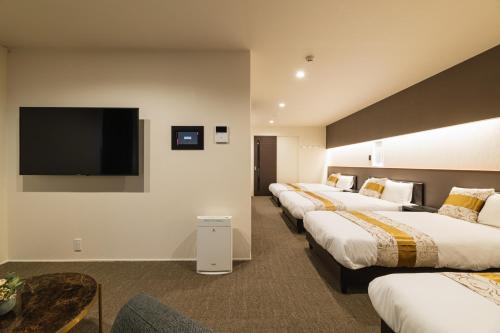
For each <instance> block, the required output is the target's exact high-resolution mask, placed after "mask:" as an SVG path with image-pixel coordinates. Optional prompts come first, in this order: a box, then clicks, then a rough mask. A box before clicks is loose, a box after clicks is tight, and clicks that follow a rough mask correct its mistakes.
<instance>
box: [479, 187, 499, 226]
mask: <svg viewBox="0 0 500 333" xmlns="http://www.w3.org/2000/svg"><path fill="white" fill-rule="evenodd" d="M477 222H479V223H481V224H487V225H491V226H493V227H497V228H500V194H498V193H496V194H493V195H492V196H490V197H489V198H488V199H486V203H485V204H484V207H483V209H481V211H480V212H479V216H478V218H477Z"/></svg>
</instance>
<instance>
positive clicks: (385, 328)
mask: <svg viewBox="0 0 500 333" xmlns="http://www.w3.org/2000/svg"><path fill="white" fill-rule="evenodd" d="M380 333H396V332H394V331H393V330H392V328H390V327H389V325H387V324H386V322H385V321H384V320H383V319H380Z"/></svg>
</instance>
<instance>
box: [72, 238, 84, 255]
mask: <svg viewBox="0 0 500 333" xmlns="http://www.w3.org/2000/svg"><path fill="white" fill-rule="evenodd" d="M73 251H74V252H82V239H81V238H75V239H73Z"/></svg>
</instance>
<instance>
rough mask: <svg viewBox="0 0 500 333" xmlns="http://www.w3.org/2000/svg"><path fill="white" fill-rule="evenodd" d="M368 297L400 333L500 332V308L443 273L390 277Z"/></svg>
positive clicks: (374, 283) (376, 283)
mask: <svg viewBox="0 0 500 333" xmlns="http://www.w3.org/2000/svg"><path fill="white" fill-rule="evenodd" d="M368 295H369V296H370V300H371V301H372V304H373V307H374V308H375V310H376V311H377V313H378V314H379V316H380V317H381V318H382V319H383V320H384V321H385V322H386V323H387V325H389V327H391V328H392V330H393V331H395V332H398V333H417V332H418V333H420V332H432V333H449V332H454V333H461V332H463V333H465V332H481V333H493V332H495V333H498V332H500V306H498V305H496V304H495V303H494V302H492V301H490V300H488V299H487V298H485V297H483V296H482V295H480V294H478V293H476V292H474V291H472V290H470V289H468V288H467V287H465V286H463V285H461V284H459V283H457V282H455V281H454V280H452V279H450V278H448V277H446V276H444V275H442V274H438V273H421V274H392V275H386V276H383V277H379V278H376V279H375V280H373V281H372V282H371V283H370V285H369V287H368Z"/></svg>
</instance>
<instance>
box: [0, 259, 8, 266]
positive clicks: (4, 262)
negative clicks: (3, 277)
mask: <svg viewBox="0 0 500 333" xmlns="http://www.w3.org/2000/svg"><path fill="white" fill-rule="evenodd" d="M8 262H9V261H8V260H4V261H0V265H3V264H6V263H8Z"/></svg>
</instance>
